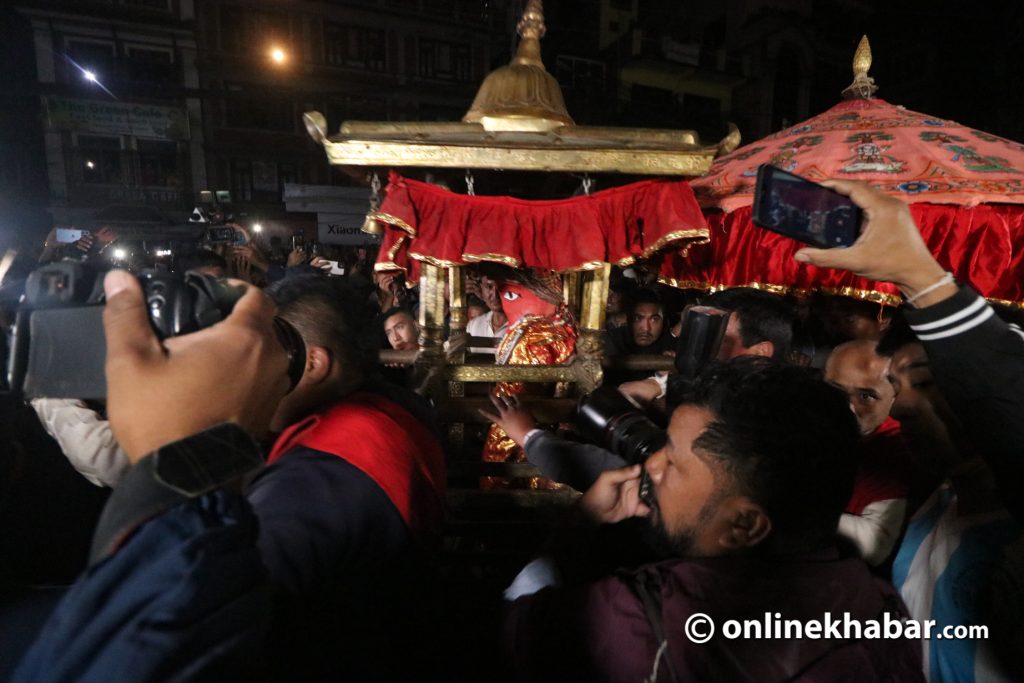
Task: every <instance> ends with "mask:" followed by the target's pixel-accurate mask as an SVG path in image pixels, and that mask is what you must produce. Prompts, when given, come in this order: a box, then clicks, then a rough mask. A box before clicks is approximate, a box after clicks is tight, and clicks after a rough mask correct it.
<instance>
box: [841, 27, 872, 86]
mask: <svg viewBox="0 0 1024 683" xmlns="http://www.w3.org/2000/svg"><path fill="white" fill-rule="evenodd" d="M870 69H871V43H869V42H868V37H867V36H861V38H860V43H859V44H858V45H857V51H856V52H854V53H853V83H851V84H850V85H848V86H847V87H846V90H844V91H843V97H844V98H846V99H848V100H867V99H871V97H872V96H873V95H874V94H875V93H876V92H878V86H877V85H875V79H873V78H871V76H868V71H869V70H870Z"/></svg>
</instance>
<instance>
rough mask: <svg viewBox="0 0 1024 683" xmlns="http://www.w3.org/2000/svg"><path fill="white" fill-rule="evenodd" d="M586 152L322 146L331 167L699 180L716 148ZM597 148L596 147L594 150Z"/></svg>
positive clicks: (480, 145) (450, 145) (525, 147)
mask: <svg viewBox="0 0 1024 683" xmlns="http://www.w3.org/2000/svg"><path fill="white" fill-rule="evenodd" d="M593 142H594V143H595V144H594V146H593V147H591V148H587V147H584V146H582V145H580V146H579V147H577V148H572V147H562V146H559V147H555V146H554V145H555V144H557V143H553V144H551V145H550V146H549V145H536V146H535V145H530V144H529V143H526V144H516V143H509V142H505V143H502V142H500V141H498V140H493V141H488V140H485V139H483V138H482V137H481V138H480V139H477V140H474V141H472V142H469V143H462V144H459V143H458V142H457V141H450V142H446V141H443V140H437V141H431V142H416V141H412V140H409V141H391V140H339V141H325V142H324V147H325V148H326V150H327V158H328V160H329V161H330V163H331V164H333V165H335V166H383V167H394V168H400V167H433V168H489V169H504V170H508V171H576V172H583V171H590V172H595V173H626V174H636V175H666V176H699V175H703V174H704V173H706V172H707V170H708V168H709V167H710V166H711V162H712V160H713V159H714V157H715V153H716V152H717V148H716V147H698V148H691V149H664V148H656V147H653V146H652V147H649V148H646V149H644V148H639V147H635V146H631V147H630V148H626V146H625V145H618V144H614V143H612V144H601V143H602V142H603V141H593ZM599 144H601V146H598V145H599Z"/></svg>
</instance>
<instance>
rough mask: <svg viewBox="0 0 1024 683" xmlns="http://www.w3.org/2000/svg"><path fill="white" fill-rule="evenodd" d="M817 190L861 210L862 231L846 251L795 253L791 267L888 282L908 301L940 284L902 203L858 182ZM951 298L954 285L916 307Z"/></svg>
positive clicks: (935, 266) (939, 269)
mask: <svg viewBox="0 0 1024 683" xmlns="http://www.w3.org/2000/svg"><path fill="white" fill-rule="evenodd" d="M822 185H824V186H826V187H830V188H832V189H833V190H835V191H836V192H839V193H840V194H843V195H846V196H848V197H849V198H850V199H851V200H853V203H854V204H856V205H857V206H859V207H860V208H862V209H864V215H865V220H864V225H863V228H862V231H861V234H860V237H858V238H857V241H856V242H854V243H853V245H852V246H850V247H847V248H846V249H841V248H840V249H811V248H805V249H801V250H800V251H798V252H796V254H795V255H794V258H795V259H796V260H797V261H800V262H802V263H810V264H811V265H814V266H819V267H822V268H839V269H841V270H849V271H852V272H854V273H856V274H857V275H860V276H861V277H866V278H868V279H871V280H881V281H883V282H892V283H893V284H895V285H896V286H897V287H899V288H900V289H902V290H903V292H904V293H905V294H906V295H907V296H908V297H909V296H914V295H915V294H917V292H919V291H921V290H922V289H925V288H926V287H928V286H930V285H932V284H934V283H936V282H938V281H939V280H940V279H942V276H943V275H944V274H945V271H944V270H943V268H942V266H940V265H939V263H938V262H937V261H936V260H935V258H934V257H933V256H932V254H931V252H930V251H928V247H927V245H925V243H924V240H923V239H922V238H921V233H920V231H919V230H918V229H917V225H915V224H914V219H913V218H912V217H911V215H910V209H909V208H908V207H907V205H906V204H905V203H904V202H901V201H900V200H899V199H896V198H895V197H890V196H889V195H887V194H885V193H884V192H882V191H880V190H876V189H875V188H873V187H871V186H870V185H867V184H866V183H862V182H859V181H854V180H828V181H825V182H823V183H822ZM955 293H956V285H955V284H949V285H945V286H944V287H940V288H939V289H937V290H935V291H934V292H930V293H929V294H928V295H926V297H924V298H922V299H921V300H920V301H918V302H917V305H918V306H929V305H931V304H934V303H938V302H939V301H942V300H943V299H947V298H949V297H950V296H953V294H955Z"/></svg>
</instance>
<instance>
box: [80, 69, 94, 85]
mask: <svg viewBox="0 0 1024 683" xmlns="http://www.w3.org/2000/svg"><path fill="white" fill-rule="evenodd" d="M82 77H83V78H85V80H87V81H89V82H90V83H95V82H96V74H95V73H94V72H92V71H89V70H88V69H82Z"/></svg>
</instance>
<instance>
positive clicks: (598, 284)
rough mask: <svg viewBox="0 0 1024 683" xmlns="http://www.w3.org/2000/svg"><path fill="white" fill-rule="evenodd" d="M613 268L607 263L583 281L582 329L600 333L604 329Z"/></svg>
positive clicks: (591, 272) (590, 273)
mask: <svg viewBox="0 0 1024 683" xmlns="http://www.w3.org/2000/svg"><path fill="white" fill-rule="evenodd" d="M611 272H612V267H611V265H609V264H607V263H605V264H603V265H602V267H601V268H597V269H595V270H592V271H590V272H589V273H588V274H587V276H586V278H585V279H584V281H583V307H582V308H581V309H580V327H581V328H583V329H585V330H595V331H598V332H600V331H601V330H603V329H604V316H605V307H606V305H607V302H608V282H609V280H610V278H611Z"/></svg>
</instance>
